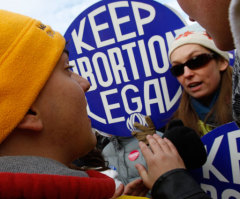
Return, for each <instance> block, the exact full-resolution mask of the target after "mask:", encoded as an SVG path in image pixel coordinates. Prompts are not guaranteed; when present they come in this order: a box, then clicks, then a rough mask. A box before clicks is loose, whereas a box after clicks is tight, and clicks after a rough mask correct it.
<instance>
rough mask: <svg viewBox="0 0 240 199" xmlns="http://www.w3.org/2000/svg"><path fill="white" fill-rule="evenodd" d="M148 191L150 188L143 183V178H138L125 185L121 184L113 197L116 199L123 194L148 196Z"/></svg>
mask: <svg viewBox="0 0 240 199" xmlns="http://www.w3.org/2000/svg"><path fill="white" fill-rule="evenodd" d="M148 191H149V189H148V188H147V187H146V186H145V185H144V184H143V181H142V179H136V180H134V181H132V182H130V183H128V184H127V185H126V186H125V187H124V185H123V184H121V185H119V187H118V188H117V190H116V191H115V193H114V195H113V197H112V198H111V199H115V198H117V197H120V196H121V195H128V196H146V195H147V193H148Z"/></svg>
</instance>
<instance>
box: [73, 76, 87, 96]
mask: <svg viewBox="0 0 240 199" xmlns="http://www.w3.org/2000/svg"><path fill="white" fill-rule="evenodd" d="M72 78H73V79H74V80H76V82H77V83H79V85H80V86H81V87H82V89H83V91H84V92H85V93H86V92H87V91H88V90H89V88H90V83H89V81H88V80H87V79H85V78H83V77H81V76H80V75H78V74H76V73H73V74H72Z"/></svg>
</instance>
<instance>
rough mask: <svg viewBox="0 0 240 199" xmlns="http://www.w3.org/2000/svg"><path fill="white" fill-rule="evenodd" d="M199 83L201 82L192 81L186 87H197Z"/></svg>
mask: <svg viewBox="0 0 240 199" xmlns="http://www.w3.org/2000/svg"><path fill="white" fill-rule="evenodd" d="M201 84H202V82H194V83H190V84H188V87H189V88H194V87H197V86H199V85H201Z"/></svg>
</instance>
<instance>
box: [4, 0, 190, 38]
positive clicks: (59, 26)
mask: <svg viewBox="0 0 240 199" xmlns="http://www.w3.org/2000/svg"><path fill="white" fill-rule="evenodd" d="M98 1H100V0H0V9H5V10H9V11H14V12H18V13H21V14H25V15H28V16H30V17H33V18H36V19H39V20H40V21H42V22H43V23H45V24H48V25H50V26H51V27H52V28H53V29H54V30H57V31H59V32H61V33H62V34H64V33H65V31H66V30H67V28H68V26H69V25H70V24H71V23H72V21H73V20H74V19H75V18H76V17H77V16H78V15H79V14H80V13H81V12H82V11H83V10H85V9H86V8H88V7H89V6H91V5H92V4H94V3H96V2H98ZM156 1H157V2H161V3H163V4H167V5H170V6H171V7H173V8H174V9H175V10H177V11H178V12H179V14H180V15H182V16H183V18H184V19H185V20H186V22H187V23H190V22H189V21H188V18H187V16H186V14H185V13H183V11H182V10H181V8H180V7H179V6H178V4H177V1H176V0H156Z"/></svg>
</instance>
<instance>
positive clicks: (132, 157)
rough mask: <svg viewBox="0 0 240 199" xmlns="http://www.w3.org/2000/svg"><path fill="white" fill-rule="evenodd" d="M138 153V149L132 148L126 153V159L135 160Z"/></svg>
mask: <svg viewBox="0 0 240 199" xmlns="http://www.w3.org/2000/svg"><path fill="white" fill-rule="evenodd" d="M139 155H140V153H139V151H138V150H133V151H132V152H131V153H129V155H128V159H129V160H130V161H135V160H136V159H137V158H138V157H139Z"/></svg>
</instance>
